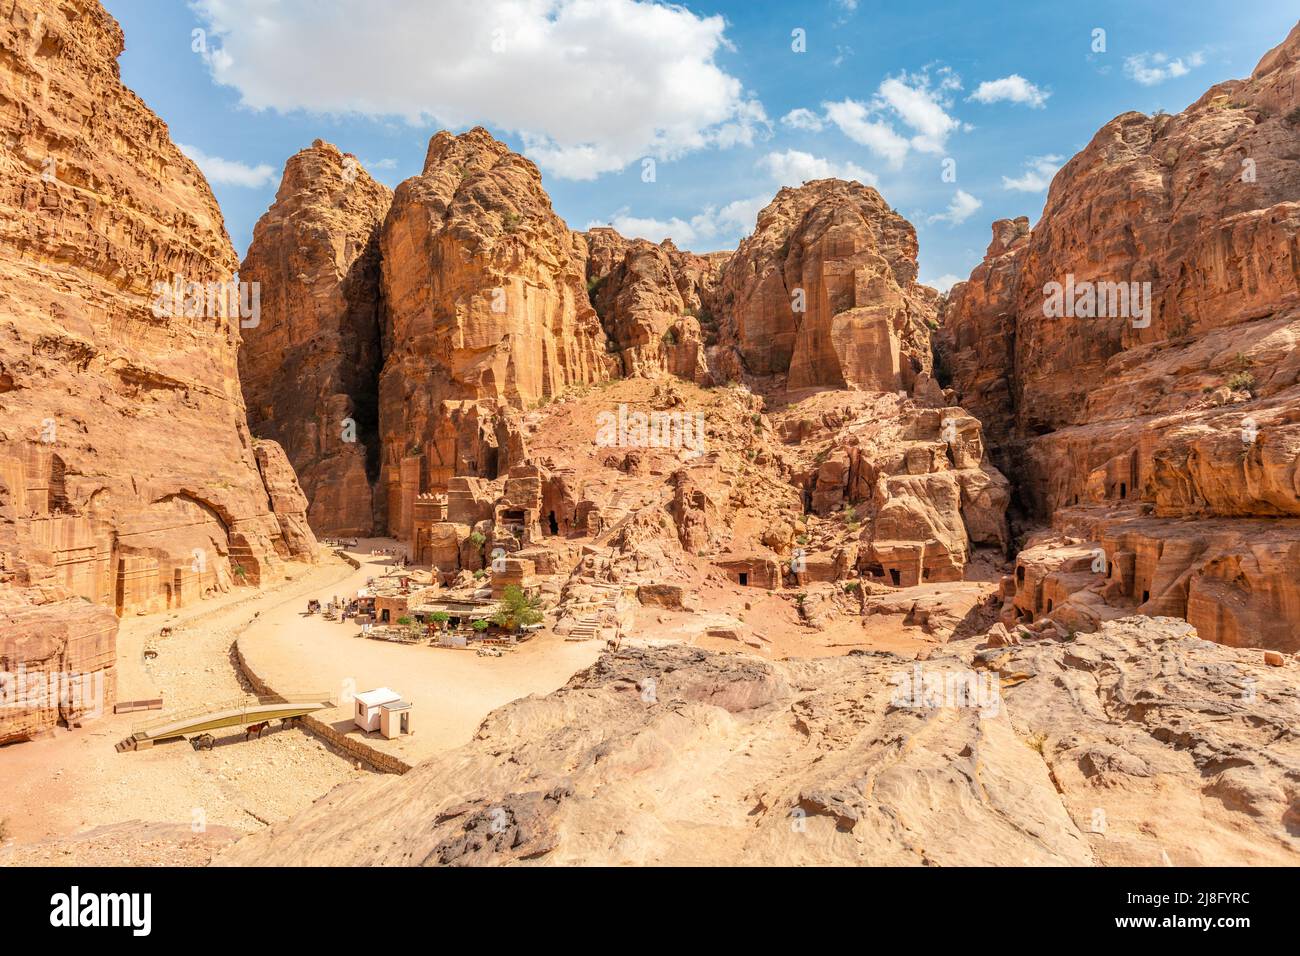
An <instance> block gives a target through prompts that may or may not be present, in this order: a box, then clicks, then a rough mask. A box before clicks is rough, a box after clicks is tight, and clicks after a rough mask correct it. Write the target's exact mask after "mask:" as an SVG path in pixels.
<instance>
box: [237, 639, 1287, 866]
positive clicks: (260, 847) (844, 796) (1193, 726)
mask: <svg viewBox="0 0 1300 956" xmlns="http://www.w3.org/2000/svg"><path fill="white" fill-rule="evenodd" d="M1288 666H1289V667H1290V668H1291V671H1290V672H1289V673H1290V675H1291V676H1290V677H1289V678H1288V676H1287V674H1288V672H1286V671H1278V670H1276V669H1274V668H1269V667H1266V666H1264V665H1263V663H1262V661H1260V660H1258V658H1257V656H1256V655H1250V656H1249V657H1247V656H1245V655H1243V654H1242V653H1241V652H1238V651H1234V650H1232V649H1230V648H1225V647H1222V646H1219V645H1216V644H1211V643H1209V642H1206V641H1202V640H1198V639H1197V638H1196V636H1195V634H1194V633H1193V632H1192V631H1191V629H1190V628H1189V627H1188V626H1187V625H1186V624H1184V623H1182V622H1179V621H1173V620H1169V619H1157V620H1154V621H1152V620H1146V619H1141V620H1125V621H1119V622H1112V623H1110V624H1107V625H1106V626H1105V627H1104V628H1103V629H1102V630H1101V631H1100V632H1098V633H1096V634H1091V635H1086V636H1083V637H1080V638H1079V639H1078V640H1076V641H1074V642H1072V643H1069V644H1058V643H1056V642H1044V643H1038V644H1034V645H1030V646H1021V647H1014V648H1003V649H1000V650H996V651H988V652H984V653H981V654H979V655H977V656H975V657H971V656H969V655H967V656H959V655H957V654H947V655H945V656H943V657H937V658H933V659H931V660H929V661H926V662H924V663H922V662H918V661H912V660H909V659H905V658H902V657H897V656H894V655H892V654H888V653H883V652H880V653H875V654H867V655H862V656H853V657H839V658H827V659H822V660H815V661H786V662H782V663H779V664H777V663H770V662H767V661H762V660H758V659H756V658H754V657H752V656H748V655H714V654H710V653H708V652H705V651H702V650H699V649H696V648H688V647H683V646H680V645H675V646H663V647H655V648H640V647H626V648H624V649H622V650H620V651H619V652H617V653H613V654H606V655H604V656H603V657H601V659H600V660H599V661H597V663H596V664H595V665H594V666H592V667H591V668H590V669H589V670H587V671H585V672H583V673H580V674H578V675H577V676H575V677H574V678H573V680H571V681H570V682H569V684H568V685H567V686H566V687H564V688H562V689H560V690H558V691H556V692H555V693H553V694H550V695H549V696H547V697H542V698H538V697H529V698H526V699H523V700H519V701H515V702H514V703H512V704H509V705H507V706H505V707H503V708H501V709H500V710H497V711H495V712H494V713H493V714H491V715H490V716H489V717H488V718H487V719H486V720H485V721H484V722H483V725H482V727H481V728H480V729H479V732H478V735H477V737H476V738H475V740H474V741H473V742H472V743H470V744H468V745H466V746H465V747H463V748H461V749H459V750H456V751H452V752H450V753H448V754H446V755H443V756H440V757H436V758H434V759H432V760H430V761H428V762H426V763H424V764H421V765H420V766H418V767H416V768H415V769H414V770H412V771H411V772H410V773H408V774H406V775H405V776H402V777H399V778H391V777H388V778H382V779H373V780H368V781H364V782H361V783H358V784H348V785H345V786H342V787H339V788H337V789H335V790H334V791H332V792H331V793H330V794H329V795H328V796H327V797H325V798H324V799H322V800H321V801H319V802H317V803H316V804H315V805H314V806H313V807H312V808H311V809H310V810H308V811H306V812H305V813H303V814H302V815H300V816H299V817H297V818H295V819H293V820H291V821H289V822H287V823H285V824H282V825H279V826H273V827H270V828H268V829H265V830H261V831H259V832H257V833H255V834H253V835H251V836H249V837H246V838H245V839H244V840H242V841H241V842H239V843H238V844H236V845H235V847H234V848H233V849H231V850H230V851H228V852H227V853H225V854H224V855H223V856H221V857H220V858H219V859H218V861H217V862H219V863H221V864H224V865H235V866H247V865H285V864H288V865H294V864H299V865H301V864H311V865H367V866H372V865H412V864H414V865H426V866H449V865H450V866H456V865H473V864H532V865H566V864H587V865H597V864H605V865H638V864H663V865H674V864H685V865H700V864H763V863H780V864H787V865H788V864H798V863H810V864H812V863H820V864H826V863H840V864H865V865H927V864H929V865H941V866H952V865H963V864H965V865H1008V864H1017V865H1019V864H1028V865H1061V864H1066V865H1092V864H1106V865H1125V864H1127V865H1133V864H1146V865H1160V864H1161V863H1162V862H1165V863H1172V864H1173V865H1195V864H1237V865H1252V864H1264V863H1290V864H1294V863H1295V862H1296V859H1297V853H1298V852H1300V842H1298V841H1297V838H1296V835H1295V814H1296V800H1297V796H1298V795H1300V794H1298V793H1297V789H1296V780H1295V778H1296V775H1297V771H1300V763H1297V755H1298V754H1300V747H1297V746H1296V743H1297V741H1296V730H1295V728H1296V726H1297V723H1296V722H1297V719H1298V718H1300V697H1298V696H1297V694H1296V690H1295V684H1294V668H1295V667H1296V666H1297V665H1296V664H1295V663H1294V662H1292V663H1291V664H1290V665H1288ZM1243 689H1248V690H1249V694H1245V693H1243ZM848 700H852V701H854V706H852V707H846V706H845V705H844V702H845V701H848ZM1188 819H1195V820H1196V821H1197V826H1196V827H1194V828H1192V827H1188V826H1186V823H1185V821H1186V820H1188Z"/></svg>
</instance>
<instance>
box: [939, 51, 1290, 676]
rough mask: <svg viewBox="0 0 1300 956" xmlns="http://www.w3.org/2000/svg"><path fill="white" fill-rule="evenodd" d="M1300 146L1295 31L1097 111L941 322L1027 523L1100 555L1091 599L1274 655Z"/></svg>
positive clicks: (1286, 643) (1002, 230)
mask: <svg viewBox="0 0 1300 956" xmlns="http://www.w3.org/2000/svg"><path fill="white" fill-rule="evenodd" d="M1298 135H1300V27H1297V28H1296V29H1295V30H1293V31H1292V32H1291V34H1290V36H1288V37H1287V39H1286V40H1285V41H1284V42H1283V43H1282V44H1281V45H1279V46H1278V47H1277V48H1276V49H1274V50H1272V51H1270V52H1269V53H1268V54H1267V55H1266V56H1265V57H1264V58H1263V59H1262V60H1261V61H1260V63H1259V65H1258V66H1257V67H1256V69H1255V70H1254V72H1253V73H1252V74H1251V76H1250V77H1248V78H1246V79H1243V80H1229V81H1227V82H1225V83H1220V84H1218V85H1216V86H1214V87H1212V88H1211V89H1210V90H1208V91H1207V92H1206V93H1205V94H1204V95H1203V96H1202V97H1201V98H1200V99H1198V100H1197V101H1196V102H1195V103H1193V104H1192V105H1191V106H1189V107H1188V108H1187V109H1186V110H1184V111H1183V112H1181V113H1178V114H1176V115H1172V116H1171V115H1165V114H1156V115H1153V116H1147V115H1144V114H1141V113H1125V114H1123V115H1121V116H1118V117H1116V118H1115V119H1114V120H1112V121H1111V122H1110V123H1108V124H1106V126H1104V127H1103V128H1102V129H1101V130H1100V131H1099V132H1098V133H1097V135H1096V136H1095V137H1093V139H1092V142H1090V143H1089V144H1088V146H1087V147H1086V148H1085V149H1084V150H1083V151H1082V152H1080V153H1079V154H1078V155H1076V156H1075V157H1073V158H1072V159H1071V160H1070V161H1069V162H1068V163H1066V165H1065V166H1064V167H1063V168H1062V169H1061V170H1060V172H1058V173H1057V175H1056V177H1055V179H1054V180H1053V182H1052V186H1051V189H1050V191H1049V193H1048V198H1047V204H1046V207H1045V209H1044V212H1043V216H1042V219H1041V220H1040V221H1039V223H1038V224H1037V225H1036V226H1035V227H1034V228H1033V229H1032V231H1031V230H1030V229H1029V228H1028V222H1027V220H1023V219H1022V220H1017V221H1008V220H1002V221H999V222H998V223H995V224H994V228H993V241H992V243H991V244H990V246H989V250H988V253H987V255H986V257H985V260H984V262H983V263H982V264H981V265H980V266H979V267H978V268H976V270H975V271H974V272H973V273H972V274H971V277H970V279H969V281H967V282H964V283H960V284H958V285H957V286H955V287H954V288H953V289H952V291H951V293H950V295H949V297H948V301H947V303H946V306H945V309H944V317H943V321H944V342H945V345H944V349H943V351H944V353H945V364H946V366H947V368H946V369H945V370H944V373H945V374H950V375H951V376H952V384H953V386H954V387H955V389H956V394H957V398H958V400H959V401H960V402H961V403H962V404H963V406H965V407H967V408H968V409H970V410H971V412H972V413H973V414H976V415H978V416H980V418H981V419H982V420H983V421H984V422H985V424H986V426H987V433H988V435H989V436H990V439H991V440H992V441H993V442H994V444H995V446H996V447H995V448H994V451H993V457H994V460H995V461H997V462H998V463H999V464H1000V465H1001V466H1002V467H1003V468H1004V469H1005V470H1007V471H1008V473H1009V474H1010V476H1011V477H1012V479H1013V482H1014V484H1015V485H1016V487H1017V492H1018V495H1017V501H1018V506H1019V511H1020V516H1021V518H1022V522H1023V524H1024V525H1025V526H1032V525H1034V524H1041V523H1042V522H1045V521H1049V520H1051V521H1053V522H1054V523H1055V524H1056V526H1057V527H1058V529H1060V530H1062V531H1063V532H1066V533H1067V534H1069V535H1072V536H1075V537H1079V536H1083V537H1086V538H1087V539H1088V540H1089V541H1092V542H1093V543H1095V544H1097V545H1098V546H1099V547H1101V548H1102V549H1103V550H1104V551H1105V552H1106V560H1105V562H1104V564H1105V568H1106V570H1105V572H1102V571H1100V570H1099V571H1097V572H1096V574H1097V575H1098V578H1097V580H1096V581H1095V582H1094V585H1095V588H1096V589H1097V590H1099V591H1102V590H1104V591H1105V592H1106V593H1108V594H1109V595H1110V599H1111V600H1112V601H1113V602H1117V603H1119V604H1120V605H1121V606H1127V607H1128V608H1136V609H1138V610H1146V611H1150V612H1151V613H1161V614H1169V615H1176V616H1186V617H1187V619H1188V620H1189V621H1191V623H1193V624H1194V625H1196V627H1197V630H1198V632H1199V633H1200V634H1201V636H1202V637H1205V638H1207V639H1210V640H1216V641H1222V642H1224V643H1229V644H1251V645H1253V646H1259V645H1261V644H1262V645H1264V646H1269V647H1278V648H1283V649H1290V650H1295V649H1297V648H1298V647H1300V644H1298V643H1297V638H1296V636H1295V635H1296V634H1298V633H1300V466H1298V464H1297V461H1298V457H1300V351H1298V350H1297V349H1296V343H1297V341H1300V200H1297V197H1298V196H1300V158H1298V157H1297V156H1296V153H1295V142H1296V138H1297V136H1298ZM1054 283H1055V284H1057V285H1053V284H1054ZM1103 283H1104V284H1105V285H1103ZM1058 290H1064V292H1063V295H1062V296H1059V297H1055V298H1054V296H1056V293H1057V292H1058ZM1062 305H1063V306H1064V309H1062V308H1060V306H1062ZM1062 312H1063V313H1064V314H1058V313H1062ZM1265 518H1267V519H1271V520H1268V521H1260V520H1257V519H1265ZM1102 563H1103V562H1099V567H1100V566H1101V564H1102ZM1125 567H1130V568H1132V567H1136V568H1137V570H1136V572H1134V573H1133V574H1130V575H1128V576H1127V577H1123V578H1122V579H1121V578H1120V577H1117V575H1119V573H1120V571H1121V570H1122V569H1123V568H1125ZM1105 575H1110V577H1111V578H1112V580H1110V581H1105V580H1104V577H1105ZM1025 606H1032V607H1034V608H1035V611H1034V613H1041V612H1044V611H1046V610H1047V608H1046V605H1045V604H1042V603H1041V602H1035V601H1030V602H1028V603H1027V604H1026V605H1025ZM1094 623H1095V622H1094Z"/></svg>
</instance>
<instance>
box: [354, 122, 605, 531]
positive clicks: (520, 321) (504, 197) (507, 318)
mask: <svg viewBox="0 0 1300 956" xmlns="http://www.w3.org/2000/svg"><path fill="white" fill-rule="evenodd" d="M380 247H381V252H382V271H383V294H384V298H385V304H386V308H387V317H386V321H385V327H384V336H383V341H384V367H383V372H382V374H381V377H380V386H379V420H380V431H381V440H382V443H383V462H382V478H383V480H384V482H385V484H386V486H387V488H388V502H387V523H388V528H389V531H390V533H393V534H396V535H398V536H399V537H403V538H405V537H408V536H409V534H410V531H411V512H412V504H413V502H414V500H415V496H416V495H418V494H420V493H423V492H426V491H435V490H442V489H443V488H444V487H445V484H444V482H445V480H446V478H448V477H450V475H451V473H453V472H452V471H448V470H447V463H449V462H452V461H457V460H459V461H460V462H462V463H463V468H462V470H457V471H454V473H457V474H477V475H483V476H486V477H491V478H494V477H496V475H497V473H498V470H500V469H503V468H505V467H508V464H509V462H507V461H504V460H499V459H498V460H485V457H491V456H484V455H483V454H482V452H483V450H484V447H485V445H486V443H480V442H479V440H478V438H477V437H473V438H472V441H471V442H470V445H472V446H474V447H467V446H466V445H465V444H463V443H461V442H459V441H454V440H450V438H449V437H448V436H450V435H453V434H455V435H464V434H466V430H465V429H463V428H461V427H460V426H458V425H456V424H455V423H454V421H453V420H454V417H455V415H456V414H457V411H456V409H458V408H459V409H461V412H462V413H465V412H464V406H463V405H448V404H447V403H448V402H452V403H463V402H482V403H484V406H483V411H482V412H480V413H476V414H478V415H479V416H480V417H481V418H482V419H484V420H486V419H490V418H492V417H493V416H494V415H496V414H498V412H500V411H501V410H502V409H505V408H514V409H522V408H527V407H530V406H532V405H534V404H536V403H537V402H539V401H543V400H549V399H551V398H554V397H556V396H558V395H560V394H561V393H562V392H564V391H565V390H566V389H568V388H570V387H571V386H574V385H584V384H590V383H593V382H597V381H600V380H603V379H605V378H607V377H608V375H609V374H610V370H611V365H612V361H611V359H610V358H609V357H608V356H607V355H606V346H605V336H604V332H603V331H602V330H601V327H600V322H599V320H598V319H597V316H596V313H595V311H594V310H593V309H592V307H591V303H590V302H589V301H588V298H587V292H586V288H585V278H584V273H583V260H582V255H581V253H582V250H581V248H580V240H578V239H577V238H575V237H574V235H573V234H572V233H570V232H569V230H568V228H567V227H566V226H565V225H564V223H563V221H561V220H560V218H559V217H558V216H556V214H555V212H554V211H553V210H552V209H551V203H550V200H549V199H548V198H547V196H546V193H545V191H544V190H543V189H542V185H541V174H540V173H539V172H538V170H537V167H536V166H534V165H533V164H532V163H531V162H529V161H528V160H526V159H524V158H523V157H522V156H519V155H518V154H516V153H513V152H511V151H510V149H509V148H507V147H506V146H505V145H504V144H502V143H500V142H498V141H497V140H495V139H494V138H493V137H492V136H491V134H489V133H488V132H487V131H486V130H483V129H481V128H477V129H473V130H470V131H469V132H467V133H463V134H461V135H460V136H455V135H452V134H451V133H447V132H441V133H438V134H437V135H436V136H434V137H433V139H432V140H431V141H430V143H429V151H428V154H427V155H426V157H425V164H424V171H423V172H422V173H421V174H420V175H419V176H416V177H413V178H412V179H408V180H407V181H406V182H404V183H402V184H401V185H400V186H399V187H398V189H397V192H396V193H395V194H394V196H393V204H392V208H391V209H390V211H389V214H388V218H387V220H386V221H385V223H384V227H383V230H382V234H381V240H380ZM485 429H486V433H488V434H493V435H496V434H497V433H498V432H502V431H504V432H508V431H509V430H510V429H509V426H501V427H498V426H497V425H496V424H493V425H492V426H491V427H486V426H485ZM469 433H470V434H471V435H472V436H477V435H478V434H480V432H479V431H477V430H475V429H469ZM506 444H507V445H508V444H509V442H507V443H506ZM492 447H498V448H500V447H503V446H502V445H501V443H500V442H498V443H497V445H495V446H492ZM453 467H454V466H453Z"/></svg>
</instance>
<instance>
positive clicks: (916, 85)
mask: <svg viewBox="0 0 1300 956" xmlns="http://www.w3.org/2000/svg"><path fill="white" fill-rule="evenodd" d="M877 96H878V97H879V98H880V99H881V100H882V101H884V102H885V103H886V104H888V106H889V107H890V108H891V109H892V110H893V111H894V112H895V113H897V114H898V116H899V118H900V119H902V121H903V122H904V123H906V124H907V125H908V126H910V127H912V129H914V130H916V135H915V136H913V137H912V148H913V149H916V150H919V151H920V152H923V153H942V152H943V148H944V143H946V142H947V139H948V134H949V133H951V132H953V131H954V130H956V129H957V128H958V127H959V126H960V125H961V124H960V123H958V122H957V120H955V119H953V118H952V117H951V116H949V115H948V113H947V111H946V110H944V108H943V105H942V104H941V103H940V101H939V98H938V97H937V96H936V94H935V93H933V92H931V91H930V89H929V84H928V83H927V82H926V81H925V79H924V78H922V79H921V80H920V81H919V82H918V81H915V80H914V81H913V83H912V84H908V83H907V82H906V78H902V79H899V78H891V79H888V80H885V81H884V82H883V83H881V84H880V90H879V91H878V93H877Z"/></svg>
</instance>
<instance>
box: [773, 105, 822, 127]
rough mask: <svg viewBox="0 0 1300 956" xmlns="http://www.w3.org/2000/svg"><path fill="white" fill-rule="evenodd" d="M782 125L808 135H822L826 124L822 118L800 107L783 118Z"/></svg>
mask: <svg viewBox="0 0 1300 956" xmlns="http://www.w3.org/2000/svg"><path fill="white" fill-rule="evenodd" d="M781 125H782V126H788V127H790V129H798V130H803V131H805V132H808V133H820V132H821V131H822V127H823V126H825V125H826V124H825V123H823V122H822V118H821V117H820V116H818V115H817V114H816V113H814V112H813V111H812V110H810V109H805V108H804V107H802V106H800V107H798V108H797V109H793V110H791V111H790V112H788V113H786V114H785V115H784V116H782V117H781Z"/></svg>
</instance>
